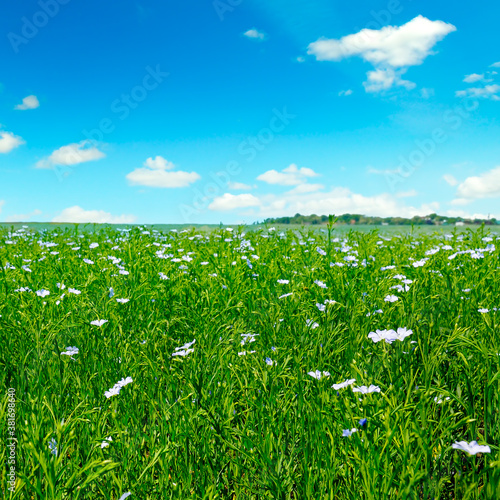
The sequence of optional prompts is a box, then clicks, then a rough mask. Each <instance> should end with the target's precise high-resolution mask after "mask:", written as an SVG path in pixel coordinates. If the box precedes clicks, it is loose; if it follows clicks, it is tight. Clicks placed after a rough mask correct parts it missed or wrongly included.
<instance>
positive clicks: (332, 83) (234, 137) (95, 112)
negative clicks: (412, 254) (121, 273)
mask: <svg viewBox="0 0 500 500" xmlns="http://www.w3.org/2000/svg"><path fill="white" fill-rule="evenodd" d="M2 14H3V15H2V16H1V18H0V54H1V60H2V71H1V72H0V124H1V126H0V221H66V222H86V221H90V222H116V223H128V222H137V223H218V222H220V221H222V222H224V223H226V224H234V223H239V222H247V223H251V222H253V221H255V220H262V219H264V218H266V217H273V216H283V215H294V214H295V213H297V212H300V213H303V214H311V213H316V214H329V213H334V214H341V213H345V212H351V213H362V214H366V215H379V216H405V217H411V216H413V215H415V214H420V215H425V214H428V213H432V212H437V213H439V214H445V215H450V216H453V215H458V216H481V217H487V216H488V215H491V216H492V217H498V218H500V141H499V140H498V138H499V137H500V125H499V120H498V118H499V116H500V113H499V111H500V74H499V73H500V50H499V49H498V34H497V32H498V29H497V20H498V18H499V15H500V5H497V4H495V3H493V4H492V3H491V2H486V1H485V0H479V1H477V2H474V5H473V6H471V5H469V4H463V5H462V4H459V3H456V2H451V1H448V0H443V1H441V2H439V3H437V4H436V2H431V1H427V0H421V1H419V2H416V1H415V0H384V1H379V0H372V1H370V2H366V1H359V0H353V1H351V2H338V1H332V0H328V1H327V0H316V1H314V0H308V1H307V2H306V1H305V0H304V1H303V0H296V1H290V0H289V1H287V2H285V1H283V0H273V1H272V2H269V1H264V0H215V1H212V0H209V1H205V2H201V1H185V0H184V1H182V2H181V1H178V2H160V1H159V0H157V1H153V0H150V1H132V0H123V1H121V2H120V3H118V2H97V1H94V0H89V1H87V2H81V1H77V0H46V1H44V0H39V1H31V0H26V1H24V2H22V3H21V2H17V3H14V2H9V3H8V5H5V6H3V13H2Z"/></svg>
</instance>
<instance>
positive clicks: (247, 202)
mask: <svg viewBox="0 0 500 500" xmlns="http://www.w3.org/2000/svg"><path fill="white" fill-rule="evenodd" d="M259 205H260V200H259V199H258V198H257V197H256V196H254V195H253V194H248V193H247V194H237V195H234V194H230V193H224V194H223V195H222V196H218V197H217V198H215V199H214V201H212V203H210V205H208V209H209V210H214V211H220V212H228V211H230V210H236V209H238V208H248V207H256V206H259Z"/></svg>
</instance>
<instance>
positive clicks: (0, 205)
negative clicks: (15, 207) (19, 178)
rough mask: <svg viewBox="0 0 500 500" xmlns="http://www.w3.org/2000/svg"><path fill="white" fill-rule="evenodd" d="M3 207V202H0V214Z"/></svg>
mask: <svg viewBox="0 0 500 500" xmlns="http://www.w3.org/2000/svg"><path fill="white" fill-rule="evenodd" d="M4 205H5V200H0V214H1V213H2V207H3V206H4Z"/></svg>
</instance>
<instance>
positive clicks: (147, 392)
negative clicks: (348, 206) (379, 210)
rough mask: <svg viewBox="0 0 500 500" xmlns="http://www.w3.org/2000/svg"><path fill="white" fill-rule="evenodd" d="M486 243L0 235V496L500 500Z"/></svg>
mask: <svg viewBox="0 0 500 500" xmlns="http://www.w3.org/2000/svg"><path fill="white" fill-rule="evenodd" d="M499 240H500V238H499V237H498V235H497V234H496V233H489V232H487V231H486V230H485V229H484V228H480V229H478V230H476V231H471V230H468V231H465V232H462V233H456V232H455V231H453V234H437V233H435V234H422V233H409V234H401V235H393V236H391V237H390V238H389V237H383V236H380V235H379V234H378V233H377V232H376V231H372V232H369V233H357V232H349V233H348V234H344V235H342V236H339V235H337V234H336V231H335V228H334V227H332V226H329V227H328V230H323V231H317V230H316V231H312V230H311V231H308V230H306V229H303V230H296V231H291V230H289V231H286V232H281V231H280V230H275V229H274V228H268V229H265V230H254V231H252V230H248V228H234V229H231V228H220V229H216V230H213V231H211V232H204V233H198V232H196V229H189V230H182V231H168V232H159V231H155V230H153V229H152V228H149V229H147V230H146V229H145V228H143V227H135V228H132V229H130V230H123V229H117V228H103V229H98V230H96V231H95V232H86V233H85V232H84V233H81V232H78V230H77V228H73V229H71V228H66V229H64V230H63V229H57V228H56V229H51V230H46V231H33V230H32V229H30V228H29V227H26V226H25V227H23V228H21V229H18V230H14V229H12V230H11V231H9V230H8V229H1V230H0V266H1V269H0V294H1V300H0V316H1V317H0V328H1V338H0V360H1V365H2V366H1V370H0V378H1V383H2V387H3V388H4V391H3V394H2V405H1V407H0V408H1V409H0V413H1V416H2V418H1V419H0V431H1V434H2V438H3V439H2V442H3V443H5V442H6V440H5V439H4V438H5V436H6V435H7V407H8V405H7V401H8V394H12V393H13V392H12V391H14V392H15V437H16V439H17V442H16V443H17V444H16V447H15V464H14V466H15V479H14V483H9V478H8V477H7V472H8V471H10V470H11V469H10V468H9V467H10V466H8V465H5V466H4V467H2V473H1V490H2V491H1V496H2V498H16V499H35V498H36V499H71V500H74V499H107V500H109V499H116V500H118V499H120V498H121V499H125V498H129V500H134V499H141V500H145V499H182V500H185V499H207V500H208V499H244V500H251V499H296V500H304V499H314V500H326V499H396V498H397V499H406V498H408V499H424V498H425V499H427V498H428V499H431V498H433V499H469V498H470V499H479V498H481V499H482V498H485V499H498V498H500V455H499V443H500V425H499V388H500V356H499V353H500V331H499V315H500V310H499V308H500V279H499V278H500V272H499V266H500V263H499V249H498V245H499ZM8 391H10V393H8ZM11 407H12V406H11ZM11 407H9V408H11ZM9 415H12V413H10V414H9ZM12 418H13V419H14V417H12ZM9 422H11V421H10V420H9ZM11 423H12V422H11ZM9 425H10V424H9ZM0 454H1V458H2V463H3V464H7V459H8V458H9V457H11V456H12V454H11V452H10V449H9V448H8V447H7V446H6V445H4V446H3V447H2V448H1V450H0ZM10 479H12V476H10ZM10 484H14V486H13V487H10V486H9V485H10Z"/></svg>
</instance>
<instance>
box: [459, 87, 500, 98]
mask: <svg viewBox="0 0 500 500" xmlns="http://www.w3.org/2000/svg"><path fill="white" fill-rule="evenodd" d="M499 93H500V85H497V84H494V85H485V86H484V87H472V88H470V89H467V90H457V91H456V92H455V95H456V96H457V97H480V98H483V99H492V100H493V101H500V96H499V95H498V94H499Z"/></svg>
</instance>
